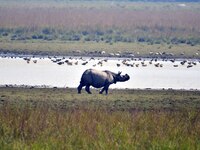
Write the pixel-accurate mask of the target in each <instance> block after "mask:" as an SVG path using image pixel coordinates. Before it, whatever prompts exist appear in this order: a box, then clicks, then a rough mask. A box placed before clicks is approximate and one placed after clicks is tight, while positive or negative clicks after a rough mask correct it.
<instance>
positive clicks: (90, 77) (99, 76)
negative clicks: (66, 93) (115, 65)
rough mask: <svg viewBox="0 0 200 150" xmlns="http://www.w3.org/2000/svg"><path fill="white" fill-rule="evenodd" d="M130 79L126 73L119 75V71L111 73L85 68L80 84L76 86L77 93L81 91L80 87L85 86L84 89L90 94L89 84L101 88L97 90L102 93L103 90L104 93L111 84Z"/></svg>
mask: <svg viewBox="0 0 200 150" xmlns="http://www.w3.org/2000/svg"><path fill="white" fill-rule="evenodd" d="M129 79H130V77H129V75H128V74H125V75H121V72H119V73H113V72H111V71H108V70H105V71H100V70H96V69H87V70H85V72H84V73H83V74H82V77H81V81H80V85H79V86H78V88H77V89H78V93H79V94H80V93H81V90H82V87H84V86H86V87H85V90H86V92H87V93H88V94H92V93H91V91H90V86H93V87H95V88H101V87H103V88H102V89H101V91H100V92H99V93H100V94H102V93H103V92H104V91H105V92H106V94H108V88H109V86H110V85H111V84H113V83H115V84H116V83H117V82H125V81H128V80H129Z"/></svg>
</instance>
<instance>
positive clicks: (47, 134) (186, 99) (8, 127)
mask: <svg viewBox="0 0 200 150" xmlns="http://www.w3.org/2000/svg"><path fill="white" fill-rule="evenodd" d="M93 93H94V94H92V95H88V94H86V93H83V94H81V95H79V94H77V93H76V89H27V88H1V89H0V107H1V109H0V135H1V136H0V148H1V149H199V148H200V132H199V131H200V112H199V107H200V92H199V91H173V90H167V91H165V90H163V91H154V90H128V89H127V90H116V89H113V90H111V91H110V93H109V95H107V96H105V95H99V94H97V93H98V92H97V91H96V90H94V89H93Z"/></svg>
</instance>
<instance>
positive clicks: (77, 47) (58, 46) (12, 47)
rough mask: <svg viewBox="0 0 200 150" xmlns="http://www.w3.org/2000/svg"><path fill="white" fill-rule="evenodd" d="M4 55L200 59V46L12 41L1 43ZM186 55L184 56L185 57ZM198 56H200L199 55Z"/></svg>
mask: <svg viewBox="0 0 200 150" xmlns="http://www.w3.org/2000/svg"><path fill="white" fill-rule="evenodd" d="M0 45H1V46H0V47H1V52H2V53H15V54H33V55H34V54H37V55H72V56H73V55H86V56H89V55H90V56H92V55H96V56H100V54H99V53H101V52H102V51H105V52H106V53H105V54H104V55H102V56H105V55H107V56H110V53H121V54H122V55H123V54H125V55H127V54H129V53H133V54H134V55H135V56H143V57H152V56H151V55H150V52H153V53H154V54H155V53H158V52H161V53H162V52H165V53H173V54H174V57H190V58H199V57H200V55H199V53H200V49H199V45H196V46H190V45H186V44H176V45H172V44H154V45H149V44H146V43H123V42H118V43H113V44H109V43H104V42H98V43H97V42H59V41H54V42H53V41H51V42H44V41H43V42H40V41H33V42H28V41H12V42H0ZM183 54H184V55H183ZM197 54H198V55H197Z"/></svg>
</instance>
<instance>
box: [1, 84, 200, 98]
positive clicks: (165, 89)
mask: <svg viewBox="0 0 200 150" xmlns="http://www.w3.org/2000/svg"><path fill="white" fill-rule="evenodd" d="M1 88H8V89H9V88H13V89H15V88H19V89H20V88H21V89H60V90H62V89H70V90H76V88H75V87H56V86H50V85H16V84H4V85H0V89H1ZM92 90H93V91H98V90H100V89H97V88H92ZM109 90H110V91H116V90H117V91H127V90H128V91H188V92H192V91H194V92H195V91H196V92H200V89H192V88H191V89H173V88H110V89H109ZM84 92H85V91H84ZM95 93H96V92H95ZM97 93H98V92H97ZM103 95H104V94H103Z"/></svg>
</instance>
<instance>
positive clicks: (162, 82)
mask: <svg viewBox="0 0 200 150" xmlns="http://www.w3.org/2000/svg"><path fill="white" fill-rule="evenodd" d="M66 60H67V61H66ZM182 61H183V60H176V61H175V62H174V61H173V60H171V61H170V60H161V59H160V60H153V61H151V60H150V59H133V60H130V59H128V58H92V59H91V58H87V57H85V58H78V57H77V58H76V57H73V58H70V57H65V58H62V57H60V58H58V57H56V58H54V57H52V58H48V57H45V58H39V57H36V58H31V59H30V58H28V57H25V56H24V57H23V56H22V57H16V58H11V57H0V85H1V86H4V85H14V86H20V85H29V86H48V87H72V88H74V87H77V86H78V85H79V82H80V78H81V75H82V73H83V72H84V70H86V69H89V68H95V69H99V70H110V71H113V72H116V73H117V72H118V71H122V74H125V73H127V74H129V76H130V80H129V81H127V82H122V83H117V84H113V85H111V86H110V88H123V89H124V88H130V89H138V88H139V89H146V88H150V89H185V90H191V89H193V90H200V80H199V78H200V63H199V60H187V61H186V62H185V63H184V64H183V65H182V64H181V62H182ZM59 62H61V64H60V65H58V63H59ZM66 62H67V63H66ZM63 63H64V64H63ZM84 63H86V64H85V65H84ZM117 64H118V66H117ZM189 64H191V65H190V66H189Z"/></svg>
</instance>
